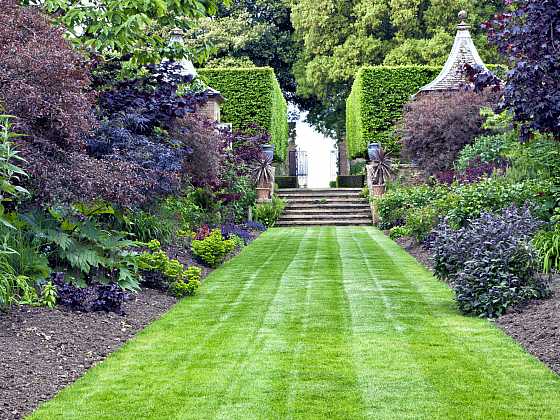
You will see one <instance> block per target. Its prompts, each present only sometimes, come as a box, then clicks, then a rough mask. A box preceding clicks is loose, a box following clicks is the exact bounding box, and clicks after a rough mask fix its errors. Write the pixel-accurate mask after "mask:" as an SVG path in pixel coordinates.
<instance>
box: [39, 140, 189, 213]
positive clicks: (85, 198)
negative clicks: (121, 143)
mask: <svg viewBox="0 0 560 420" xmlns="http://www.w3.org/2000/svg"><path fill="white" fill-rule="evenodd" d="M37 153H39V150H38V151H37ZM29 172H30V173H31V174H33V176H35V180H34V188H33V190H34V193H35V197H36V198H37V199H38V200H40V201H41V202H47V203H73V202H76V201H79V202H91V201H96V200H100V199H102V200H104V201H108V202H111V203H114V204H117V205H120V206H122V207H137V206H142V205H144V204H147V203H149V202H151V201H153V200H154V199H155V198H157V197H158V196H160V195H166V194H171V193H173V192H176V191H178V190H179V189H180V180H179V176H178V174H174V173H164V172H158V171H153V170H149V169H144V168H142V167H140V166H139V165H136V164H132V163H127V162H118V161H107V160H101V159H95V158H92V157H89V156H87V155H86V154H83V153H69V154H62V155H59V156H40V155H38V156H37V159H34V160H33V161H32V163H31V165H30V167H29Z"/></svg>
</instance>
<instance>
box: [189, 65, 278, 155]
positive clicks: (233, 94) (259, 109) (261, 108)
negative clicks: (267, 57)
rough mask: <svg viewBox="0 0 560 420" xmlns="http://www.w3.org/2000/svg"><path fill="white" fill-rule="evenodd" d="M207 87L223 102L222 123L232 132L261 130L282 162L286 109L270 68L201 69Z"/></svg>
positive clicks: (200, 72)
mask: <svg viewBox="0 0 560 420" xmlns="http://www.w3.org/2000/svg"><path fill="white" fill-rule="evenodd" d="M198 72H199V74H200V76H202V77H203V78H204V79H206V82H207V83H208V85H209V86H211V87H212V88H214V89H217V90H219V91H220V93H221V94H222V95H223V97H224V98H225V99H226V101H225V102H224V103H223V105H222V109H221V113H222V120H223V122H226V123H231V124H232V125H233V128H234V129H238V130H250V129H251V128H252V126H253V125H255V124H256V125H258V126H260V127H263V128H264V129H266V130H267V131H268V133H269V134H270V136H271V142H272V143H273V144H274V145H275V146H276V153H275V156H276V159H278V160H282V161H283V160H285V159H286V153H287V147H288V107H287V103H286V100H285V99H284V96H283V94H282V91H281V90H280V85H279V84H278V80H277V79H276V76H275V74H274V70H273V69H272V68H270V67H261V68H217V69H200V70H199V71H198Z"/></svg>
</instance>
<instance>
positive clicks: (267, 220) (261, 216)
mask: <svg viewBox="0 0 560 420" xmlns="http://www.w3.org/2000/svg"><path fill="white" fill-rule="evenodd" d="M284 208H286V203H285V202H284V201H283V200H282V199H281V198H278V197H272V201H271V202H268V203H260V204H257V206H256V207H255V210H254V212H253V217H254V219H255V221H257V222H261V223H262V224H263V225H265V226H266V227H273V226H274V225H275V224H276V221H277V220H278V219H279V218H280V216H281V215H282V212H283V211H284Z"/></svg>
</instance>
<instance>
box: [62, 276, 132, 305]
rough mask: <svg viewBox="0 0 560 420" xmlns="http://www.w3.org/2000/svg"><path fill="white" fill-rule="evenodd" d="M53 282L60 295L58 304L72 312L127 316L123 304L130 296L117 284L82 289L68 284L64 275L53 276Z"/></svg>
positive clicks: (92, 285) (96, 285)
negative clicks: (109, 313)
mask: <svg viewBox="0 0 560 420" xmlns="http://www.w3.org/2000/svg"><path fill="white" fill-rule="evenodd" d="M52 282H53V284H54V285H55V287H56V291H57V293H58V298H57V300H58V304H59V305H61V306H64V307H65V308H67V309H69V310H71V311H81V312H101V311H105V312H114V313H116V314H119V315H125V312H124V309H123V304H124V302H125V301H126V300H127V299H128V297H129V296H128V293H126V292H125V291H124V290H123V289H122V288H121V287H119V285H117V284H107V285H103V284H91V285H89V286H87V287H84V288H81V287H77V286H74V285H73V284H70V283H67V282H66V280H65V276H64V273H55V274H53V276H52Z"/></svg>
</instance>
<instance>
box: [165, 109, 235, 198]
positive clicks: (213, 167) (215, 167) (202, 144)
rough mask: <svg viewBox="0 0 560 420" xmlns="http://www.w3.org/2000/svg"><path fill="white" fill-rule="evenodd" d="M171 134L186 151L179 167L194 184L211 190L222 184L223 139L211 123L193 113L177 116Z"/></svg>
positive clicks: (224, 147) (224, 145) (225, 144)
mask: <svg viewBox="0 0 560 420" xmlns="http://www.w3.org/2000/svg"><path fill="white" fill-rule="evenodd" d="M171 136H172V137H173V138H175V139H177V140H178V141H180V142H181V144H182V145H183V146H185V147H187V148H188V149H189V151H190V153H189V155H187V156H186V157H185V161H184V164H183V167H184V169H185V171H186V173H187V174H188V175H189V177H190V181H191V183H192V184H193V185H194V186H195V187H202V188H204V187H209V188H211V189H213V190H216V189H218V188H219V186H220V185H221V184H222V181H223V180H222V174H223V171H224V166H223V162H224V160H225V149H226V146H227V143H226V141H225V138H224V136H223V135H222V133H220V132H219V131H218V130H216V128H215V126H214V124H213V123H211V122H210V121H207V120H204V119H202V118H200V117H197V116H189V117H187V118H184V119H182V120H181V123H180V125H178V127H177V128H176V129H175V130H174V131H173V132H172V133H171Z"/></svg>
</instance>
